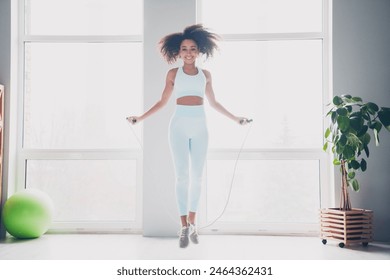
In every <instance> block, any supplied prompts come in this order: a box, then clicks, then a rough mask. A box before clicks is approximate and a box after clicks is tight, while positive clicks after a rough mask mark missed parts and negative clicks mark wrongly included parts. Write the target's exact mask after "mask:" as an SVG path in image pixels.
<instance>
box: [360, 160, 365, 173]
mask: <svg viewBox="0 0 390 280" xmlns="http://www.w3.org/2000/svg"><path fill="white" fill-rule="evenodd" d="M360 168H361V169H362V171H363V172H364V171H366V170H367V161H365V159H364V158H363V159H362V161H361V162H360Z"/></svg>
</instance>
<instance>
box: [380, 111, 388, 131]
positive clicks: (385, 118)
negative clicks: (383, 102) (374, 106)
mask: <svg viewBox="0 0 390 280" xmlns="http://www.w3.org/2000/svg"><path fill="white" fill-rule="evenodd" d="M378 117H379V120H380V121H381V123H382V124H383V125H384V127H385V128H386V129H387V130H388V131H390V108H384V107H383V108H382V109H381V110H380V111H379V112H378Z"/></svg>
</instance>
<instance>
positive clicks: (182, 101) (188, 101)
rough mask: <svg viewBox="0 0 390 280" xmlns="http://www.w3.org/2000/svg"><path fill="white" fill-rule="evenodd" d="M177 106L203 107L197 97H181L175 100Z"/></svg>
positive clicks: (201, 99)
mask: <svg viewBox="0 0 390 280" xmlns="http://www.w3.org/2000/svg"><path fill="white" fill-rule="evenodd" d="M176 104H177V105H187V106H199V105H203V98H202V97H199V96H183V97H180V98H178V99H176Z"/></svg>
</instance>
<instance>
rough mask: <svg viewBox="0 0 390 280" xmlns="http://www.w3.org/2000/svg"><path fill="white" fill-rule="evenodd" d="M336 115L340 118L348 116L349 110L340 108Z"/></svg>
mask: <svg viewBox="0 0 390 280" xmlns="http://www.w3.org/2000/svg"><path fill="white" fill-rule="evenodd" d="M336 113H337V114H338V115H339V116H346V115H348V110H347V109H345V108H338V109H337V110H336Z"/></svg>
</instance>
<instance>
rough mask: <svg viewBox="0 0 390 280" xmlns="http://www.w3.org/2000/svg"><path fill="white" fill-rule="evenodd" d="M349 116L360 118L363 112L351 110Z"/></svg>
mask: <svg viewBox="0 0 390 280" xmlns="http://www.w3.org/2000/svg"><path fill="white" fill-rule="evenodd" d="M350 117H351V118H362V117H363V114H362V112H353V113H352V114H351V115H350Z"/></svg>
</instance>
